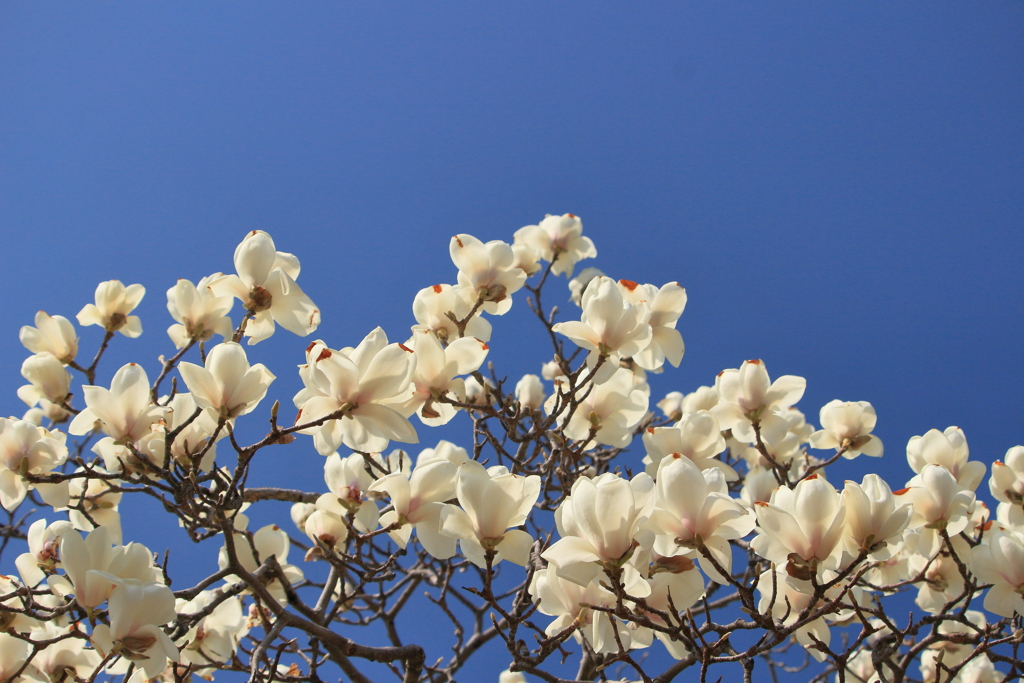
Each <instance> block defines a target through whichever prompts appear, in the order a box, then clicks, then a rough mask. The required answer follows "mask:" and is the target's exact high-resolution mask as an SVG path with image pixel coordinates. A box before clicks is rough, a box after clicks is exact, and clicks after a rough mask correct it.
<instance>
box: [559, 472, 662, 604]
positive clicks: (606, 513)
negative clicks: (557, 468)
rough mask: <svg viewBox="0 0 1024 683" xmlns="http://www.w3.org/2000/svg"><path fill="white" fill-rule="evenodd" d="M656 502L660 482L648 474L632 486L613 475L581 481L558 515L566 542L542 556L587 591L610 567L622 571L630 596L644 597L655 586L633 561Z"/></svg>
mask: <svg viewBox="0 0 1024 683" xmlns="http://www.w3.org/2000/svg"><path fill="white" fill-rule="evenodd" d="M654 503H655V492H654V480H653V479H651V477H650V476H648V475H647V474H646V473H643V472H641V473H640V474H638V475H636V476H635V477H633V479H632V480H631V481H627V480H626V479H623V478H622V477H620V476H618V475H617V474H614V473H611V472H606V473H604V474H602V475H599V476H597V477H594V478H593V479H589V478H587V477H580V478H579V479H577V480H576V481H575V482H573V485H572V492H571V494H570V495H569V496H568V497H566V499H565V500H564V501H562V504H561V505H559V506H558V510H556V511H555V524H556V525H557V527H558V533H559V535H560V536H561V538H560V539H559V540H558V541H557V542H556V543H554V544H553V545H552V546H551V547H550V548H548V549H547V550H545V551H544V553H543V554H542V555H541V557H543V558H544V559H545V560H547V561H548V562H550V563H551V564H552V565H554V566H555V567H556V568H557V572H558V575H559V576H560V577H562V578H564V579H567V580H569V581H574V582H576V583H577V584H579V585H581V586H586V585H587V584H589V583H590V582H591V581H592V580H594V579H595V578H596V577H597V576H599V575H600V574H601V572H602V571H603V570H604V569H605V567H606V566H617V567H621V568H622V582H623V585H624V586H625V587H626V592H627V593H629V594H630V595H635V596H637V597H644V596H646V595H648V594H649V593H650V587H649V586H648V584H647V583H646V581H644V580H643V577H642V575H641V574H640V573H639V571H638V570H637V568H636V567H635V566H634V565H633V564H631V563H629V562H628V560H629V559H630V558H631V556H632V555H633V554H634V552H635V551H636V549H637V548H638V547H640V546H641V545H642V543H641V539H639V536H640V535H641V528H642V527H643V525H644V524H645V523H646V522H647V520H648V518H650V516H651V513H652V512H653V511H654ZM647 534H648V535H650V532H647ZM650 541H653V539H650V540H645V544H646V547H647V548H649V547H650Z"/></svg>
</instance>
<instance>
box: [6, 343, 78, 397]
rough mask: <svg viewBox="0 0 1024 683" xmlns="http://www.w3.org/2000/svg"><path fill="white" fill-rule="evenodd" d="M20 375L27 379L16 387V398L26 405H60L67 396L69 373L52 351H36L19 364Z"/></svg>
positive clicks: (69, 387)
mask: <svg viewBox="0 0 1024 683" xmlns="http://www.w3.org/2000/svg"><path fill="white" fill-rule="evenodd" d="M21 376H22V377H24V378H25V379H27V380H28V381H29V384H26V385H25V386H23V387H20V388H19V389H18V398H20V399H21V400H22V401H24V402H25V403H26V405H29V406H34V405H37V404H39V405H45V404H47V403H49V404H53V405H55V406H60V404H62V403H64V402H65V401H66V400H67V398H68V392H69V391H70V389H71V374H70V373H69V372H68V371H67V370H65V369H64V364H63V363H61V362H60V359H58V358H57V357H56V356H54V355H53V354H52V353H37V354H36V355H34V356H29V357H28V358H26V359H25V362H24V363H22V364H21Z"/></svg>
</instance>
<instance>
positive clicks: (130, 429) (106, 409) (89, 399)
mask: <svg viewBox="0 0 1024 683" xmlns="http://www.w3.org/2000/svg"><path fill="white" fill-rule="evenodd" d="M82 392H83V393H84V394H85V405H86V406H87V407H86V408H85V409H84V410H83V411H82V412H80V413H79V414H78V415H76V416H75V419H74V420H72V421H71V424H70V425H68V432H69V433H70V434H74V435H75V436H82V435H84V434H88V433H89V432H91V431H92V430H93V427H94V426H95V424H96V423H97V422H98V423H99V425H100V428H101V429H103V431H104V432H105V433H106V434H108V435H109V436H111V437H112V438H113V439H114V440H115V441H121V442H125V443H127V442H135V441H138V440H139V439H141V438H142V437H143V436H145V435H146V434H147V433H148V432H149V431H150V428H151V427H152V425H153V423H154V422H156V421H157V420H160V419H161V418H163V416H164V413H166V412H167V409H166V408H164V407H161V406H156V405H153V404H152V402H151V401H150V397H149V377H147V376H146V371H145V370H143V369H142V366H141V365H136V364H135V363H129V364H128V365H125V366H123V367H122V368H121V369H120V370H118V371H117V372H116V373H115V374H114V379H113V380H111V382H110V389H105V388H103V387H96V386H91V385H85V386H83V387H82Z"/></svg>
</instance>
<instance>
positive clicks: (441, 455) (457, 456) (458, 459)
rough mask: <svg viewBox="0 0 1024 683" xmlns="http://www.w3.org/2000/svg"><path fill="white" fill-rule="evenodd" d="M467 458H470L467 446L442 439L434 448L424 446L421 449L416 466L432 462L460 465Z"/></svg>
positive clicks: (423, 465)
mask: <svg viewBox="0 0 1024 683" xmlns="http://www.w3.org/2000/svg"><path fill="white" fill-rule="evenodd" d="M467 460H469V453H468V452H467V451H466V449H465V448H462V447H461V446H456V445H455V444H453V443H452V442H451V441H445V440H444V439H442V440H441V441H438V442H437V445H436V446H434V447H433V448H424V449H423V450H422V451H420V454H419V455H417V456H416V466H417V467H425V466H427V465H429V464H430V463H432V462H450V463H453V464H454V465H455V466H456V467H458V466H459V465H461V464H462V463H464V462H466V461H467Z"/></svg>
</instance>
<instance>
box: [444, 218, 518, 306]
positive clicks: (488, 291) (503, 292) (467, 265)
mask: <svg viewBox="0 0 1024 683" xmlns="http://www.w3.org/2000/svg"><path fill="white" fill-rule="evenodd" d="M448 251H449V253H450V254H451V257H452V262H454V263H455V266H456V267H457V268H458V269H459V285H460V286H462V287H466V288H468V289H469V290H470V291H471V292H473V294H474V298H473V300H474V301H476V300H479V301H482V302H483V304H482V306H481V307H482V308H483V310H484V311H485V312H487V313H490V314H491V315H503V314H505V313H508V311H509V309H510V308H512V295H513V294H514V293H515V292H518V291H519V290H520V289H521V288H522V286H523V283H524V282H526V273H525V272H523V270H522V269H520V268H516V266H515V260H516V259H515V253H514V252H513V251H512V247H510V246H509V245H508V244H506V243H505V242H501V241H499V240H493V241H491V242H487V243H486V244H484V243H483V242H481V241H480V240H478V239H477V238H475V237H473V236H472V235H466V234H461V235H456V236H455V237H452V241H451V244H450V245H449V247H448Z"/></svg>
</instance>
